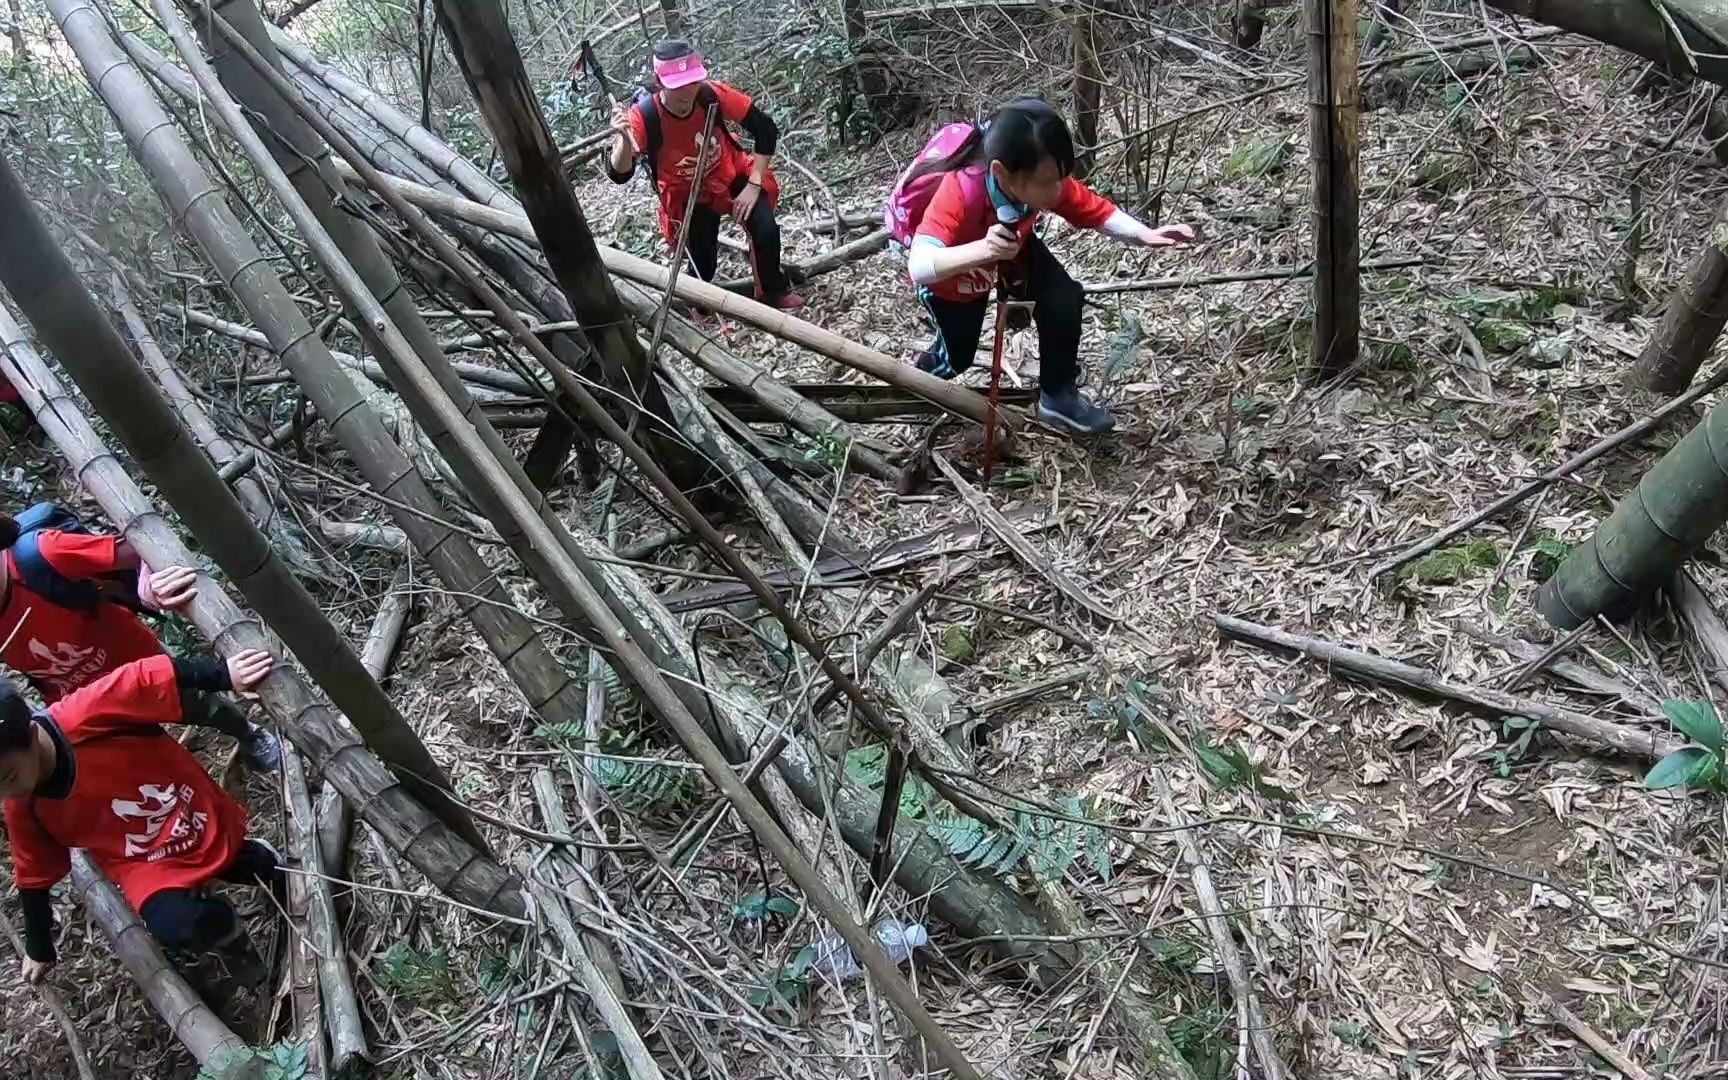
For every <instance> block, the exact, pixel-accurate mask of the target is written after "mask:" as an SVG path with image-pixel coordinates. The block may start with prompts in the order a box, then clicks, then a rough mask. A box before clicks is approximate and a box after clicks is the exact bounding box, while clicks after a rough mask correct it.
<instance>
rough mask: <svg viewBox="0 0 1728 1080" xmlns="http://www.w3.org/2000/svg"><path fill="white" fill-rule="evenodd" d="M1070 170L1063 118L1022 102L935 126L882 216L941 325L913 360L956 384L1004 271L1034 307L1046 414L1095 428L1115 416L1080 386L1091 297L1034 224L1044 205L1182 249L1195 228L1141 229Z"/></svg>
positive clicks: (1086, 223)
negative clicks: (969, 120)
mask: <svg viewBox="0 0 1728 1080" xmlns="http://www.w3.org/2000/svg"><path fill="white" fill-rule="evenodd" d="M1073 171H1074V140H1073V137H1072V136H1071V135H1070V134H1069V132H1068V124H1067V123H1066V122H1065V121H1064V120H1063V119H1062V116H1061V114H1059V113H1058V112H1056V110H1055V109H1052V108H1051V107H1050V106H1049V105H1046V104H1045V103H1044V102H1042V101H1039V100H1037V99H1035V98H1021V99H1019V100H1016V101H1012V102H1009V103H1008V104H1007V105H1004V106H1002V108H1000V109H998V110H997V112H996V115H995V116H993V117H992V118H991V119H990V120H988V121H987V122H985V123H983V124H980V125H974V124H950V125H948V126H947V127H945V128H943V129H942V130H941V131H939V132H937V134H936V135H935V137H934V138H932V139H931V140H930V142H929V143H928V144H926V145H925V147H924V149H923V151H922V152H920V153H919V155H918V157H917V158H916V159H915V160H914V161H913V163H912V165H911V167H910V168H908V169H907V170H906V174H905V175H904V176H902V177H901V178H900V182H899V183H898V184H896V185H895V187H894V193H893V195H892V196H890V198H889V202H888V206H887V209H886V215H885V216H886V222H887V226H888V230H889V233H890V235H892V236H893V237H894V238H895V239H896V240H898V241H899V242H900V244H901V245H902V246H903V247H905V248H906V249H907V256H906V263H907V268H908V269H909V271H910V272H911V276H912V281H913V283H914V284H915V285H916V286H917V287H918V297H919V299H920V300H922V301H923V303H924V306H925V308H926V309H927V310H928V311H929V312H930V317H931V318H932V319H933V320H934V321H935V323H936V340H935V341H934V342H933V343H932V344H931V345H930V347H929V348H927V349H925V350H924V351H923V352H921V353H919V354H918V355H917V356H916V357H915V358H914V361H913V362H914V363H915V364H916V365H917V367H918V368H919V370H921V371H925V372H928V373H929V374H931V375H935V376H938V377H939V378H944V379H951V378H953V377H954V376H956V375H958V374H959V373H960V372H962V371H965V370H966V369H967V368H968V367H971V366H972V358H973V356H974V354H976V353H977V351H978V335H979V333H980V332H981V331H982V329H983V327H984V310H985V307H986V305H987V304H988V301H989V297H990V292H991V290H992V289H993V288H995V287H996V285H997V280H998V277H999V276H1000V277H1001V278H1002V279H1003V285H1004V288H1005V291H1006V292H1007V293H1008V294H1009V295H1008V296H1007V298H1008V299H1013V300H1031V301H1032V302H1033V304H1034V307H1033V309H1032V318H1033V320H1034V321H1035V322H1036V323H1037V324H1038V361H1039V376H1038V382H1039V390H1040V393H1039V396H1038V417H1039V419H1041V420H1043V421H1045V422H1046V423H1048V424H1051V425H1053V426H1056V427H1060V428H1063V429H1066V430H1068V431H1071V432H1074V433H1077V434H1082V435H1095V434H1100V433H1102V432H1106V431H1109V430H1110V429H1111V428H1113V427H1115V426H1116V421H1115V420H1114V419H1113V418H1112V417H1111V416H1110V414H1109V413H1108V412H1106V411H1105V410H1104V409H1102V408H1100V407H1099V406H1097V405H1095V404H1093V403H1092V402H1090V401H1088V400H1087V399H1086V398H1085V397H1084V396H1082V395H1081V393H1080V391H1079V389H1078V388H1077V387H1078V383H1079V377H1080V315H1081V305H1082V303H1083V302H1084V300H1085V295H1084V292H1083V290H1082V289H1081V287H1080V285H1079V283H1078V282H1076V281H1075V280H1074V279H1073V278H1071V277H1069V276H1068V272H1067V271H1066V270H1064V269H1063V268H1062V264H1061V263H1060V262H1058V261H1057V260H1056V256H1055V255H1052V254H1051V253H1050V249H1049V248H1048V247H1046V246H1045V245H1044V241H1042V240H1040V239H1039V238H1038V237H1037V236H1035V235H1033V230H1034V228H1035V227H1036V226H1037V224H1038V220H1039V218H1040V217H1041V216H1042V215H1043V214H1044V213H1045V212H1049V213H1053V214H1056V215H1057V216H1058V217H1061V218H1063V219H1064V220H1066V221H1067V222H1068V223H1069V224H1071V225H1077V226H1079V227H1080V228H1083V229H1098V230H1100V231H1102V232H1104V233H1107V234H1108V235H1110V236H1112V237H1114V238H1115V239H1117V240H1120V241H1123V242H1124V243H1129V244H1137V245H1140V246H1143V247H1171V246H1174V245H1177V244H1185V243H1188V242H1189V241H1191V240H1193V238H1194V230H1193V229H1191V228H1189V227H1188V226H1186V225H1169V226H1165V227H1164V228H1161V229H1153V228H1150V227H1148V226H1146V225H1143V224H1141V223H1140V222H1139V221H1136V220H1135V219H1134V218H1133V217H1131V216H1129V215H1128V214H1127V213H1125V212H1123V211H1122V210H1119V209H1117V207H1116V205H1115V204H1114V203H1112V202H1111V201H1110V200H1109V199H1106V198H1104V197H1103V196H1102V195H1099V194H1097V193H1095V192H1094V191H1092V190H1091V189H1090V188H1088V187H1087V186H1086V185H1085V184H1082V183H1081V182H1080V181H1078V180H1076V179H1075V178H1074V177H1073V176H1071V175H1069V174H1070V173H1072V172H1073ZM998 299H1001V297H1000V296H999V297H998Z"/></svg>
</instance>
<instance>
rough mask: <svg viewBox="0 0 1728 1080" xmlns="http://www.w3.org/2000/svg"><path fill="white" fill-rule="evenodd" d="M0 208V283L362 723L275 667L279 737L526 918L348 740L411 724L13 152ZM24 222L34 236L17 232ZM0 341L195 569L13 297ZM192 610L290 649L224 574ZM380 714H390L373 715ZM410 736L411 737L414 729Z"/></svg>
mask: <svg viewBox="0 0 1728 1080" xmlns="http://www.w3.org/2000/svg"><path fill="white" fill-rule="evenodd" d="M0 205H3V206H5V207H6V210H5V212H4V213H3V214H0V239H3V240H4V242H3V243H0V281H3V282H4V283H5V284H6V286H7V288H8V289H10V290H11V292H12V295H13V297H14V298H15V299H16V300H17V301H18V303H19V304H20V306H22V307H23V308H24V309H25V311H26V312H27V313H29V314H30V316H31V318H32V320H33V321H34V322H35V325H36V328H37V331H38V332H39V333H40V334H42V336H43V339H44V340H45V341H46V342H47V343H48V344H49V345H50V346H51V347H52V348H54V349H55V351H56V352H57V353H58V354H59V355H60V356H61V358H62V363H63V365H64V366H65V368H66V370H67V371H68V372H70V373H71V374H72V376H73V378H74V379H75V380H76V381H77V382H78V384H79V386H80V387H81V388H82V389H83V390H84V392H85V394H86V396H88V397H89V398H90V400H91V402H92V404H94V405H95V406H96V407H97V408H98V409H100V410H102V412H103V414H104V416H105V417H106V418H107V420H108V422H109V424H110V425H111V426H112V427H113V429H114V432H115V433H116V434H117V435H118V436H119V437H120V438H121V439H122V440H123V441H124V442H125V443H126V446H127V448H128V449H129V450H130V451H131V453H132V457H133V459H134V460H135V461H137V462H138V464H139V465H140V466H141V467H142V468H143V469H144V470H145V471H146V472H147V473H148V474H149V475H150V477H151V479H152V480H154V481H155V482H156V484H157V486H158V487H159V488H160V489H161V491H162V493H163V495H164V496H165V497H166V498H167V499H168V500H169V501H170V502H171V503H172V504H173V505H174V506H175V508H176V509H178V510H179V511H180V512H181V515H182V517H183V518H184V520H185V521H186V522H187V523H188V526H189V527H190V528H191V529H192V530H193V532H194V534H195V535H196V536H197V537H198V540H199V542H200V543H201V544H202V545H203V547H204V550H205V551H206V552H208V553H209V555H210V557H211V558H212V559H214V560H215V561H216V563H217V565H219V566H220V567H221V568H222V569H223V571H224V572H226V573H227V575H228V577H229V578H230V579H231V580H233V581H234V582H235V583H236V584H237V585H238V586H239V587H240V589H241V590H242V591H243V592H244V593H245V594H246V597H247V599H248V600H250V601H251V603H252V605H253V606H254V607H256V608H257V609H258V610H259V611H261V612H263V613H264V614H265V616H266V617H267V618H269V619H270V622H271V625H272V626H273V627H275V628H276V630H277V632H278V633H280V634H281V635H282V638H283V640H284V641H285V642H286V643H287V645H288V647H289V648H290V649H291V650H292V651H293V652H294V653H295V655H296V656H297V657H299V658H300V660H301V663H302V664H303V665H304V667H305V669H306V671H307V672H309V673H310V674H311V675H312V677H313V678H315V679H317V680H318V681H319V684H320V686H321V687H322V688H323V689H324V690H325V692H326V693H328V694H329V696H330V698H331V700H333V701H335V702H336V703H337V704H338V705H339V706H340V707H341V708H343V709H344V710H345V711H346V712H347V714H348V719H349V720H351V721H353V723H352V725H350V724H349V723H348V722H346V721H344V720H343V719H342V718H341V717H339V716H338V715H337V714H336V712H335V711H334V710H333V709H331V708H330V707H329V706H328V705H326V704H324V702H323V701H322V700H321V699H320V698H319V697H318V696H317V695H316V694H315V693H314V692H313V690H312V688H311V687H310V686H308V685H307V684H306V682H305V680H304V679H303V678H302V677H301V675H300V672H299V670H298V669H296V668H295V667H294V666H293V665H291V664H278V665H277V666H276V670H275V671H274V672H272V673H271V675H270V678H268V679H267V680H265V682H264V685H263V686H262V687H260V688H259V696H260V698H261V699H262V701H263V705H264V707H265V709H267V710H268V711H269V712H270V715H271V716H272V717H274V718H275V719H276V722H277V724H278V725H279V726H280V728H281V730H282V732H283V734H285V735H286V736H287V737H288V738H289V739H290V740H292V741H293V742H294V744H295V745H296V746H298V747H299V748H300V749H301V750H302V751H303V752H304V753H305V754H306V755H307V756H308V757H310V758H311V759H312V761H313V762H314V764H316V765H317V766H318V768H319V769H320V770H321V771H322V772H323V773H324V776H325V777H326V779H328V780H329V782H330V783H331V784H333V785H334V786H335V787H336V789H337V790H339V791H340V792H341V793H342V795H343V797H344V798H346V799H347V800H348V801H349V802H350V803H351V804H352V805H354V806H356V807H359V808H360V812H361V815H362V816H363V817H364V818H365V819H366V822H367V823H368V824H369V825H371V826H372V827H373V829H374V830H376V831H377V832H378V834H379V835H380V836H381V837H383V838H384V840H385V842H386V843H388V844H389V845H390V846H391V847H393V848H394V849H396V850H397V851H399V852H401V853H402V854H403V855H404V857H406V858H407V859H408V861H409V862H410V863H412V864H413V865H414V866H415V867H416V868H417V869H418V870H420V872H421V873H423V874H425V875H426V877H427V879H428V880H430V881H431V882H432V884H433V885H434V886H436V887H437V888H439V889H442V890H444V891H445V892H447V893H449V894H450V895H451V896H453V897H455V898H456V899H458V900H460V901H462V902H463V903H466V904H471V905H473V906H475V907H479V908H482V909H487V910H494V911H498V912H501V913H503V914H508V915H520V914H521V912H522V896H521V892H520V889H519V886H518V885H517V884H516V883H515V881H514V880H513V879H512V878H511V877H510V876H509V875H508V874H506V873H505V871H504V869H503V867H501V866H499V865H498V864H497V863H495V862H493V861H491V860H490V859H489V858H487V857H486V856H485V855H483V854H482V853H481V852H480V851H478V850H476V848H475V847H474V846H473V845H471V844H469V843H468V841H466V840H465V839H463V838H462V837H461V836H460V835H458V834H457V833H456V832H454V831H453V830H451V829H450V828H448V827H447V826H445V825H443V824H442V823H441V822H440V821H439V820H438V819H437V818H436V817H434V816H432V814H431V813H430V812H428V811H427V809H426V808H425V807H424V806H423V805H421V804H420V803H419V802H416V801H415V799H414V798H413V797H412V796H411V795H409V794H408V791H407V790H406V788H405V787H404V785H403V783H402V782H401V781H399V780H397V779H395V778H394V777H393V776H392V775H391V774H390V773H389V772H388V771H387V770H386V769H385V767H384V766H383V764H381V763H380V762H379V760H378V759H377V758H375V757H373V756H372V755H371V754H370V753H368V752H367V750H366V747H365V745H364V744H362V743H361V741H360V738H359V737H358V736H357V735H355V734H354V730H353V729H354V728H359V729H360V730H362V731H365V732H367V733H368V734H369V735H370V734H371V733H372V732H374V731H378V730H379V729H380V728H381V727H384V726H387V725H389V724H391V723H394V724H395V725H399V726H401V727H403V728H406V722H405V721H403V720H402V718H401V716H400V714H398V713H396V712H395V709H394V708H393V707H391V706H390V702H389V699H388V698H385V697H384V695H383V693H382V691H378V690H377V685H378V684H377V683H376V682H375V681H374V680H372V679H370V678H368V677H366V675H365V673H364V671H363V670H362V671H361V672H360V674H359V675H358V676H356V674H355V672H354V670H353V664H351V662H353V663H357V662H354V661H353V653H352V652H351V651H349V650H348V647H347V644H346V642H345V641H344V640H343V638H342V636H341V634H339V633H338V632H337V631H336V628H335V627H333V626H331V625H330V622H329V620H328V619H326V618H325V617H324V613H323V612H322V611H320V610H319V609H318V605H317V604H316V602H314V601H313V599H312V598H311V597H310V596H308V595H307V594H306V592H305V591H304V590H303V589H301V588H300V585H299V583H298V582H297V581H296V580H295V579H294V577H293V576H292V575H291V574H290V573H289V572H288V570H287V569H286V567H285V566H284V565H283V564H282V562H281V560H280V559H279V558H278V557H277V556H276V555H275V553H274V551H273V549H272V548H271V546H270V542H269V540H268V538H266V537H265V536H264V535H263V534H262V533H261V532H259V530H258V528H257V526H255V525H253V524H252V522H251V520H250V519H249V518H248V517H247V516H246V514H245V511H244V510H242V509H241V507H240V505H239V503H238V502H236V501H235V499H234V496H233V494H232V493H231V492H230V491H229V490H228V489H227V487H226V486H224V485H223V483H222V481H221V479H220V478H218V477H217V476H216V470H215V469H214V468H213V467H211V465H210V462H209V460H208V459H207V458H205V457H204V455H203V454H202V453H201V452H200V451H199V450H198V448H197V446H196V445H194V443H193V442H192V440H191V438H190V436H188V435H187V434H186V433H185V432H184V431H183V430H182V429H181V428H180V427H179V425H178V424H177V423H176V422H175V419H174V414H173V412H172V411H171V410H170V409H169V408H168V405H167V403H166V402H165V401H163V400H162V398H161V396H160V395H159V394H158V393H157V392H156V390H155V388H154V387H153V386H152V385H151V384H150V380H149V379H148V378H147V377H146V376H145V375H144V372H143V370H142V369H141V368H139V367H138V365H137V361H135V360H134V359H133V358H132V356H131V354H130V353H128V352H127V351H126V346H125V343H124V342H123V341H122V340H121V339H120V337H119V335H118V334H117V333H115V332H114V330H113V328H112V326H110V325H109V324H108V322H107V320H106V319H105V318H104V317H103V315H102V312H101V309H99V308H98V307H97V306H96V304H95V301H94V300H93V299H92V298H91V297H90V295H89V294H88V293H87V292H85V291H84V288H83V285H82V284H81V283H80V282H79V281H78V279H77V277H76V276H75V275H74V274H73V272H72V269H71V267H70V266H69V265H67V263H66V262H65V258H64V256H62V255H61V254H60V251H59V249H58V248H57V247H55V246H54V245H53V241H52V239H51V238H50V237H49V236H48V234H47V232H46V230H45V229H43V228H42V225H41V221H40V219H39V218H37V217H36V215H35V211H34V208H33V207H31V206H30V204H29V202H28V201H27V200H26V199H25V198H24V197H23V195H22V193H21V192H19V191H18V189H17V182H16V180H15V178H14V177H13V174H12V172H11V169H10V167H9V166H8V165H6V163H5V161H4V159H3V158H0ZM26 230H28V232H29V235H28V236H25V235H21V234H22V233H24V232H25V231H26ZM0 346H3V350H0V374H4V375H5V377H6V378H7V379H8V381H10V382H11V383H12V384H13V385H14V386H16V387H17V388H18V391H19V393H21V394H22V395H23V396H24V400H25V403H26V404H27V405H28V406H29V407H30V409H31V412H32V413H33V414H34V415H35V416H36V417H37V419H38V421H39V422H40V423H41V425H42V428H43V430H44V431H46V432H47V433H48V436H49V437H50V438H51V439H53V440H54V442H55V444H56V445H57V446H59V448H60V450H61V452H62V453H63V454H64V455H65V456H66V459H67V461H68V462H69V463H70V464H71V466H72V470H73V473H74V474H75V475H76V476H77V477H78V478H79V481H80V483H81V484H82V485H83V486H84V488H85V490H87V491H89V492H90V494H91V495H92V496H93V497H94V498H95V499H96V501H97V503H98V504H99V505H100V506H101V507H102V509H103V512H104V513H106V514H107V515H108V517H109V519H110V520H112V521H113V522H114V524H115V526H116V527H117V528H118V529H119V530H120V532H121V534H122V535H124V536H125V537H126V540H127V542H129V543H130V544H131V545H132V546H133V547H134V548H136V549H137V550H138V553H139V554H140V555H142V556H143V557H144V560H145V561H146V562H149V563H152V564H153V565H156V566H196V565H198V562H197V560H196V559H195V558H194V557H193V555H192V553H191V552H190V551H188V550H186V547H185V545H184V544H182V543H181V542H180V540H179V539H178V538H177V537H176V536H175V535H174V533H173V531H172V530H171V529H169V527H168V525H167V522H166V521H165V519H164V518H163V517H162V515H161V514H159V513H157V512H156V511H155V510H154V509H153V508H152V507H151V505H150V503H149V502H148V501H147V500H146V499H145V498H144V493H143V492H142V491H140V490H139V489H138V486H137V485H136V484H134V483H133V482H132V480H131V478H130V477H129V476H127V475H126V471H125V469H123V468H122V467H121V465H120V462H119V460H118V459H117V458H116V457H114V455H113V454H112V453H109V452H108V451H107V450H106V449H105V448H104V447H103V445H102V442H101V440H100V438H99V437H98V436H97V434H96V431H95V429H94V428H92V427H91V426H90V422H89V421H88V420H86V419H85V418H84V415H83V413H82V412H80V411H79V407H78V404H77V403H76V402H75V401H73V400H72V399H71V398H70V397H68V396H67V394H66V391H65V390H63V389H61V387H60V384H59V382H58V380H57V379H55V377H54V375H53V373H52V372H51V371H49V369H48V366H47V365H46V364H45V363H43V361H42V359H41V357H39V356H38V355H37V354H36V352H35V350H34V349H32V348H31V347H30V346H29V344H28V343H27V342H26V341H25V340H24V332H23V330H22V329H21V328H20V327H19V326H18V325H17V323H16V322H14V321H13V319H12V316H11V313H10V312H8V311H7V310H6V308H5V306H4V305H0ZM186 615H187V618H189V619H190V620H191V622H192V624H193V626H195V627H197V629H198V632H199V633H200V634H202V635H203V637H204V639H205V640H206V641H208V642H209V643H210V644H211V645H212V647H214V648H216V649H217V650H218V651H221V652H223V653H233V652H236V651H239V650H241V649H265V650H267V651H271V652H279V651H280V645H279V644H277V643H276V642H275V641H274V640H272V639H271V638H270V637H269V636H268V635H267V634H266V633H265V632H264V630H263V628H262V627H261V626H260V625H259V624H258V622H257V621H256V620H255V619H251V618H249V617H247V616H246V615H245V614H244V613H242V612H241V610H240V609H239V608H238V607H237V606H236V605H235V604H234V602H233V600H231V599H230V598H229V596H228V594H227V592H226V591H225V590H223V588H222V587H221V586H220V585H218V584H217V583H216V582H215V581H212V580H208V579H204V580H200V582H199V589H198V596H197V598H196V599H195V600H193V602H192V604H191V606H190V607H189V608H187V610H186ZM368 687H370V690H369V689H368ZM374 695H375V696H374ZM380 699H381V700H382V708H381V709H380V707H379V705H378V702H379V700H380ZM379 712H382V719H381V720H380V719H379V718H377V717H376V716H375V714H376V713H379ZM407 737H408V738H415V736H414V735H413V732H412V731H411V730H410V731H408V732H407ZM380 741H388V740H384V739H381V740H380ZM417 741H418V740H417V739H416V742H417ZM423 750H424V748H422V751H423Z"/></svg>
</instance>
